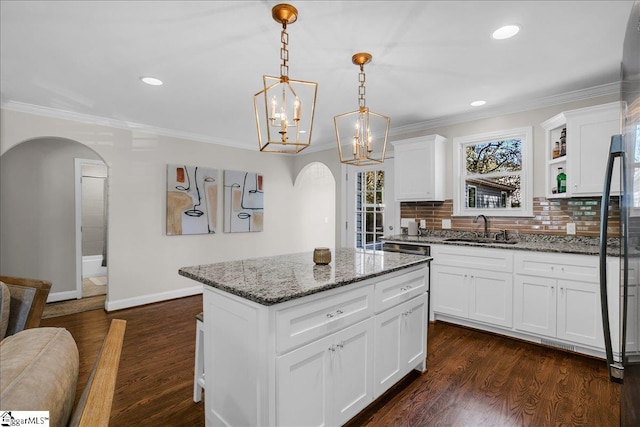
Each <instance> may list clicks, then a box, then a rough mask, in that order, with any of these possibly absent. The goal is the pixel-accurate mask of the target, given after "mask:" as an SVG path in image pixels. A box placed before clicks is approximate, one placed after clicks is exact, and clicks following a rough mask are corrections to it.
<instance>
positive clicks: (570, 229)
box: [567, 222, 576, 234]
mask: <svg viewBox="0 0 640 427" xmlns="http://www.w3.org/2000/svg"><path fill="white" fill-rule="evenodd" d="M567 234H576V223H575V222H568V223H567Z"/></svg>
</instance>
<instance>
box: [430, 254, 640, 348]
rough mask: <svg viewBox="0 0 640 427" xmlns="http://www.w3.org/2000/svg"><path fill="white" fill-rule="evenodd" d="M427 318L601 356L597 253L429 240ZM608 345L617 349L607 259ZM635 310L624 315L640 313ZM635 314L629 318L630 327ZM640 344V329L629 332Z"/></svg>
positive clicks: (612, 272)
mask: <svg viewBox="0 0 640 427" xmlns="http://www.w3.org/2000/svg"><path fill="white" fill-rule="evenodd" d="M431 253H432V256H433V258H434V260H433V261H432V266H431V308H432V319H434V320H446V321H449V322H452V323H458V324H461V325H465V326H471V327H477V328H479V329H483V330H487V331H490V332H494V333H502V334H504V335H507V336H512V337H516V338H520V339H525V340H529V341H533V342H544V343H545V344H549V345H555V346H558V347H561V348H566V349H573V350H575V351H578V352H581V353H584V354H588V355H591V356H597V357H603V356H604V333H603V328H602V309H601V305H600V284H599V259H598V257H597V256H594V255H578V254H565V253H545V252H534V251H522V250H508V249H507V250H505V249H495V248H487V247H465V246H462V247H460V246H453V245H433V246H432V247H431ZM607 265H608V267H607V277H608V279H607V283H608V287H607V294H608V296H609V318H610V323H611V332H612V343H613V347H614V349H616V348H619V341H620V340H619V337H620V334H621V331H620V319H619V317H620V315H619V313H620V311H619V301H620V297H619V296H620V289H619V267H620V266H619V261H618V259H617V258H615V257H611V258H609V259H608V260H607ZM629 268H630V273H629V274H630V277H629V280H630V286H629V294H630V295H631V299H630V302H629V304H631V305H637V304H638V303H639V301H640V297H639V296H638V290H637V289H638V287H637V283H638V281H639V280H638V278H637V276H638V270H639V269H638V267H637V265H635V264H634V265H630V266H629ZM637 313H638V311H637V309H634V310H630V311H628V316H637ZM636 324H637V319H631V318H630V319H628V320H627V327H629V325H632V326H631V327H633V325H636ZM626 344H627V346H628V347H629V348H631V349H635V348H638V347H639V346H640V331H632V333H631V335H629V334H628V335H627V343H626Z"/></svg>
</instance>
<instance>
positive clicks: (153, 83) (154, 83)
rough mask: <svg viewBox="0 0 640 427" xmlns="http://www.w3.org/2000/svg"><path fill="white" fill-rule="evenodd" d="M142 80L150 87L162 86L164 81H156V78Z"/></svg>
mask: <svg viewBox="0 0 640 427" xmlns="http://www.w3.org/2000/svg"><path fill="white" fill-rule="evenodd" d="M140 80H142V82H143V83H146V84H148V85H150V86H162V80H160V79H156V78H155V77H148V76H145V77H140Z"/></svg>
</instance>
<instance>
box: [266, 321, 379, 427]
mask: <svg viewBox="0 0 640 427" xmlns="http://www.w3.org/2000/svg"><path fill="white" fill-rule="evenodd" d="M372 361H373V319H368V320H365V321H363V322H361V323H358V324H356V325H353V326H351V327H348V328H346V329H344V330H342V331H340V332H337V333H335V334H333V335H330V336H328V337H325V338H323V339H321V340H318V341H315V342H313V343H311V344H308V345H306V346H303V347H301V348H299V349H297V350H293V351H291V352H290V353H287V354H285V355H283V356H280V357H278V358H277V360H276V390H277V391H276V421H277V425H279V426H302V425H304V426H327V425H341V424H344V423H345V422H346V421H348V420H349V419H350V418H352V417H353V416H355V415H356V414H357V413H358V412H360V411H361V410H362V409H364V408H365V407H366V406H367V405H368V404H369V403H371V402H372V401H373V387H372V383H371V380H370V375H369V372H370V370H371V364H372Z"/></svg>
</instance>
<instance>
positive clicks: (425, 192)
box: [393, 135, 446, 201]
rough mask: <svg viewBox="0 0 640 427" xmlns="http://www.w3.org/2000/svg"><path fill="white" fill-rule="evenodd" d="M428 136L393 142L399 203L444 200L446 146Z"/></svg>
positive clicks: (442, 142) (396, 190) (436, 136)
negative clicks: (401, 201) (402, 201)
mask: <svg viewBox="0 0 640 427" xmlns="http://www.w3.org/2000/svg"><path fill="white" fill-rule="evenodd" d="M445 142H446V138H444V137H442V136H440V135H429V136H424V137H419V138H412V139H408V140H402V141H395V142H393V147H394V148H393V151H394V163H395V167H394V170H395V174H394V178H395V187H394V189H395V198H396V200H399V201H400V200H444V144H445Z"/></svg>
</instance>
